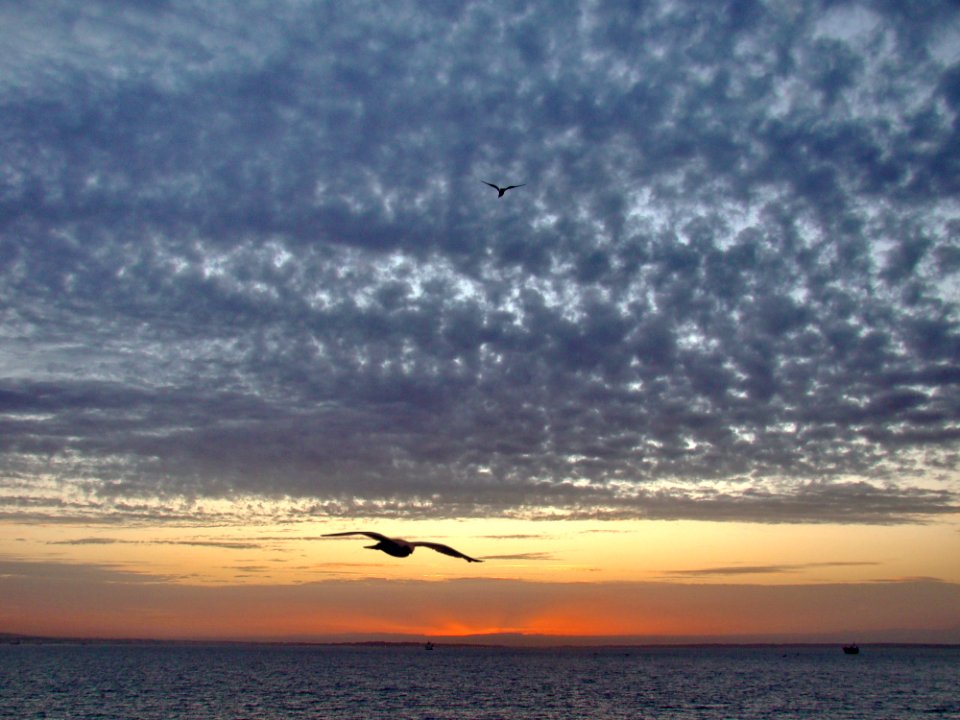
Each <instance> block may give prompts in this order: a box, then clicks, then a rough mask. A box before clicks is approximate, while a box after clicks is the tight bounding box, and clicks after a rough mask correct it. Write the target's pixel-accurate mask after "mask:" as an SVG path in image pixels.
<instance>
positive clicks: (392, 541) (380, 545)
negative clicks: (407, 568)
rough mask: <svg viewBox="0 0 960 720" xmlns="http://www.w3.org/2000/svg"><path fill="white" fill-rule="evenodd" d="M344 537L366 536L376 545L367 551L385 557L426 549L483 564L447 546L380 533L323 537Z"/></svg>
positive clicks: (343, 533)
mask: <svg viewBox="0 0 960 720" xmlns="http://www.w3.org/2000/svg"><path fill="white" fill-rule="evenodd" d="M344 535H366V536H367V537H368V538H372V539H374V540H376V541H377V544H376V545H367V546H366V549H367V550H382V551H383V552H385V553H386V554H387V555H392V556H393V557H398V558H403V557H407V556H408V555H412V554H413V551H414V549H415V548H418V547H427V548H430V549H431V550H436V551H437V552H438V553H443V554H444V555H449V556H450V557H456V558H463V559H464V560H466V561H467V562H483V560H477V559H476V558H472V557H470V556H469V555H464V554H463V553H462V552H460V551H459V550H454V549H453V548H452V547H450V546H449V545H441V544H440V543H435V542H424V541H415V542H411V541H409V540H403V539H402V538H388V537H387V536H386V535H381V534H380V533H375V532H366V531H364V530H357V531H350V532H338V533H326V534H325V535H324V536H323V537H343V536H344Z"/></svg>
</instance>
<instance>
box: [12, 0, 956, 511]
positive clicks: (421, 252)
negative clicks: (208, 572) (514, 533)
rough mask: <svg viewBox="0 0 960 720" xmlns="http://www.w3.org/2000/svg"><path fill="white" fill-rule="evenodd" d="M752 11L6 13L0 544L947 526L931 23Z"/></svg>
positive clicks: (947, 148) (543, 7)
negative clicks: (519, 530) (371, 522)
mask: <svg viewBox="0 0 960 720" xmlns="http://www.w3.org/2000/svg"><path fill="white" fill-rule="evenodd" d="M745 8H746V6H745V5H744V4H742V3H737V2H729V3H716V4H713V5H711V7H710V8H704V7H703V6H702V4H699V3H691V2H687V1H685V0H677V1H676V2H663V3H655V4H650V5H649V6H647V7H646V8H645V9H639V8H634V7H632V6H631V7H629V8H628V7H626V6H624V5H621V4H618V3H598V4H596V5H593V6H591V7H590V8H580V7H578V6H574V5H571V6H563V5H556V4H553V3H536V2H535V3H528V4H522V5H517V6H514V7H511V8H504V7H501V6H500V5H494V4H491V3H485V2H479V3H472V4H471V5H469V6H468V7H463V8H457V9H451V8H446V9H443V10H442V11H441V10H437V9H432V10H428V9H427V8H425V7H423V6H421V5H419V4H416V3H398V4H396V5H393V6H391V7H389V8H380V7H376V6H372V5H370V6H363V7H361V8H357V9H356V10H355V11H353V12H351V13H343V12H341V11H339V10H338V9H337V8H336V7H335V6H333V5H323V4H320V5H317V4H310V5H301V4H296V3H277V4H273V5H271V6H270V8H269V9H267V8H265V7H264V8H260V7H252V6H240V5H236V6H216V7H214V6H207V5H203V4H196V3H191V2H169V3H164V4H161V5H157V6H147V5H143V4H138V5H134V6H131V7H129V8H127V9H126V10H125V11H124V12H123V13H115V12H114V11H113V8H112V6H109V5H108V4H103V3H98V2H91V3H85V4H84V7H83V8H82V9H79V10H71V11H70V12H69V13H68V12H67V11H65V10H64V9H63V8H60V7H59V6H47V5H43V6H34V7H29V8H25V7H19V6H18V7H17V8H16V9H15V10H14V9H12V8H8V9H6V10H3V11H0V13H2V16H3V17H2V20H3V22H2V23H0V27H3V28H4V29H3V30H0V45H2V46H3V47H4V48H5V49H6V51H5V52H4V53H3V60H2V61H0V63H2V65H0V67H2V70H3V72H2V73H0V77H2V78H3V79H2V80H0V90H2V92H0V97H2V98H3V100H2V101H0V105H2V111H3V116H4V118H5V123H4V129H3V131H2V132H3V142H2V143H0V308H2V309H0V327H2V328H3V329H2V331H0V333H2V336H0V337H2V346H0V474H2V477H3V478H4V479H5V480H4V485H5V488H10V487H13V486H14V485H16V489H15V490H11V491H10V492H8V493H6V499H5V500H4V502H3V504H2V506H0V514H2V515H3V516H7V517H23V518H26V519H30V518H34V519H43V518H45V519H49V518H54V517H58V516H60V517H64V516H71V517H83V518H96V519H100V520H103V521H109V520H110V518H112V517H117V516H122V517H127V518H130V519H137V518H142V519H145V520H151V519H159V520H162V519H164V518H172V517H179V516H190V515H191V514H192V513H198V512H201V508H202V507H203V506H204V503H205V502H206V501H215V500H217V499H222V498H251V499H253V500H251V502H250V503H249V505H247V506H246V509H247V511H249V512H250V513H257V512H260V513H266V514H269V513H274V512H280V511H279V510H275V509H269V508H267V505H268V504H270V503H286V502H289V503H291V504H292V505H293V506H295V507H296V510H295V511H293V512H301V511H302V512H308V513H315V514H321V515H323V514H327V515H337V516H341V515H349V514H358V515H398V516H420V517H423V516H430V517H456V516H466V515H475V514H479V513H482V514H491V515H513V516H517V515H519V516H542V515H550V516H560V517H562V516H577V515H582V514H591V513H592V514H593V515H594V516H633V517H687V518H711V519H747V520H760V521H777V522H779V521H783V522H793V521H799V522H817V521H830V522H834V521H839V522H904V521H912V520H918V519H920V520H922V519H925V518H927V519H929V518H935V517H937V516H940V515H943V514H947V513H953V512H956V509H957V494H958V492H960V487H958V484H957V478H956V474H955V473H954V472H953V471H952V470H951V468H955V467H956V466H957V462H958V442H960V401H958V398H960V394H958V393H960V369H958V366H957V361H956V358H957V357H960V327H958V315H957V300H958V295H957V269H958V267H960V263H958V261H957V253H956V246H957V237H958V227H960V216H958V214H957V208H956V203H955V197H956V194H957V189H958V187H960V165H958V164H957V163H956V162H954V161H953V160H951V158H955V157H958V154H957V152H956V149H957V148H956V145H957V134H956V127H955V126H956V117H957V112H958V111H960V102H958V100H957V98H958V92H957V87H958V82H957V77H958V73H960V70H958V68H960V65H958V63H960V52H958V50H957V40H956V38H957V37H958V35H957V33H958V28H960V15H958V11H957V9H956V7H955V5H954V4H951V3H948V2H931V3H924V4H923V7H922V8H920V9H915V10H914V11H912V12H910V13H907V12H905V11H903V10H902V9H901V8H899V7H898V6H895V4H889V3H886V4H883V3H881V4H875V5H871V6H865V5H862V4H859V3H834V4H829V6H824V5H822V3H819V2H812V1H811V2H805V3H800V4H794V5H791V6H790V7H779V6H773V5H758V6H756V7H752V8H751V9H745ZM254 28H255V29H256V30H255V31H254V30H253V29H254ZM26 48H29V50H30V51H29V52H26V51H25V49H26ZM481 179H482V180H489V181H491V182H499V183H501V184H505V183H521V182H522V183H526V185H525V187H523V188H519V189H517V190H514V191H511V192H510V193H508V194H507V195H506V196H505V197H503V198H501V199H497V198H496V197H495V194H494V193H492V191H491V190H490V189H489V188H487V187H485V186H483V185H482V184H481ZM258 499H259V501H261V502H260V505H258V504H257V502H256V501H257V500H258ZM838 503H839V504H838ZM258 508H259V509H258Z"/></svg>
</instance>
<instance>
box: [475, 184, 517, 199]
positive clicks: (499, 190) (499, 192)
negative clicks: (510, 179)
mask: <svg viewBox="0 0 960 720" xmlns="http://www.w3.org/2000/svg"><path fill="white" fill-rule="evenodd" d="M480 182H482V183H483V184H484V185H489V186H490V187H492V188H493V189H494V190H496V191H497V197H498V198H502V197H503V194H504V193H505V192H506V191H507V190H513V189H514V188H518V187H523V186H524V185H526V183H520V184H519V185H507V186H506V187H500V186H499V185H494V184H493V183H488V182H487V181H486V180H481V181H480Z"/></svg>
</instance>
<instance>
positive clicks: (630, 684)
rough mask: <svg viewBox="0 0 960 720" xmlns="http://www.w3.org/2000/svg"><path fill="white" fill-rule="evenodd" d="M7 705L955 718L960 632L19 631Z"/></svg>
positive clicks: (4, 689)
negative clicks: (532, 641) (241, 640)
mask: <svg viewBox="0 0 960 720" xmlns="http://www.w3.org/2000/svg"><path fill="white" fill-rule="evenodd" d="M0 718H16V719H17V720H27V719H29V718H47V719H48V720H60V719H66V718H71V719H73V718H84V719H91V720H95V719H96V720H104V719H113V718H124V719H134V718H135V719H137V720H154V719H156V720H160V719H161V718H162V719H163V720H188V719H189V720H200V719H204V720H205V719H208V718H214V719H217V720H220V719H230V720H239V719H241V718H244V719H247V718H249V719H251V720H252V719H254V718H257V719H261V718H264V719H274V718H284V719H299V718H318V719H325V720H337V719H340V718H351V719H353V718H357V719H359V718H365V719H366V718H389V719H390V720H405V719H407V718H411V719H412V718H416V719H420V720H425V719H426V718H437V719H447V718H450V719H455V718H470V719H483V718H488V719H491V720H493V719H498V720H499V719H503V720H506V719H508V718H509V719H510V720H523V719H526V718H531V719H533V718H536V719H538V720H550V719H552V718H558V719H559V718H564V719H571V718H590V719H591V720H605V719H609V718H631V719H633V718H671V719H675V718H684V719H686V718H735V719H737V720H745V719H748V718H764V719H765V720H766V719H769V718H802V719H803V720H815V719H817V718H830V719H831V720H837V719H840V718H871V719H872V720H876V719H883V718H889V719H891V720H894V719H896V720H904V719H907V718H928V719H932V718H960V648H919V647H909V648H905V647H882V646H867V647H865V648H863V650H862V652H861V654H860V655H857V656H846V655H844V654H843V653H842V652H841V651H840V648H838V647H800V648H796V647H761V648H744V647H738V648H726V647H705V648H629V649H609V648H604V649H597V650H590V649H561V650H543V649H536V650H529V649H506V648H465V647H452V646H443V645H438V646H437V647H436V648H435V649H434V650H432V651H426V650H425V649H424V648H422V647H409V646H406V647H400V646H388V647H366V646H276V645H237V646H233V645H229V646H227V645H150V644H108V643H107V644H100V643H96V644H88V645H81V644H39V645H34V644H27V643H24V644H20V645H0Z"/></svg>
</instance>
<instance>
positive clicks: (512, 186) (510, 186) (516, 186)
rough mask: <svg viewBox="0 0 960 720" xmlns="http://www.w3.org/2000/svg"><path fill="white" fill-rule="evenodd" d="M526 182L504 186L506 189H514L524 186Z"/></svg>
mask: <svg viewBox="0 0 960 720" xmlns="http://www.w3.org/2000/svg"><path fill="white" fill-rule="evenodd" d="M524 185H526V183H520V184H519V185H509V186H507V187H505V188H504V190H513V189H514V188H518V187H523V186H524Z"/></svg>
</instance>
